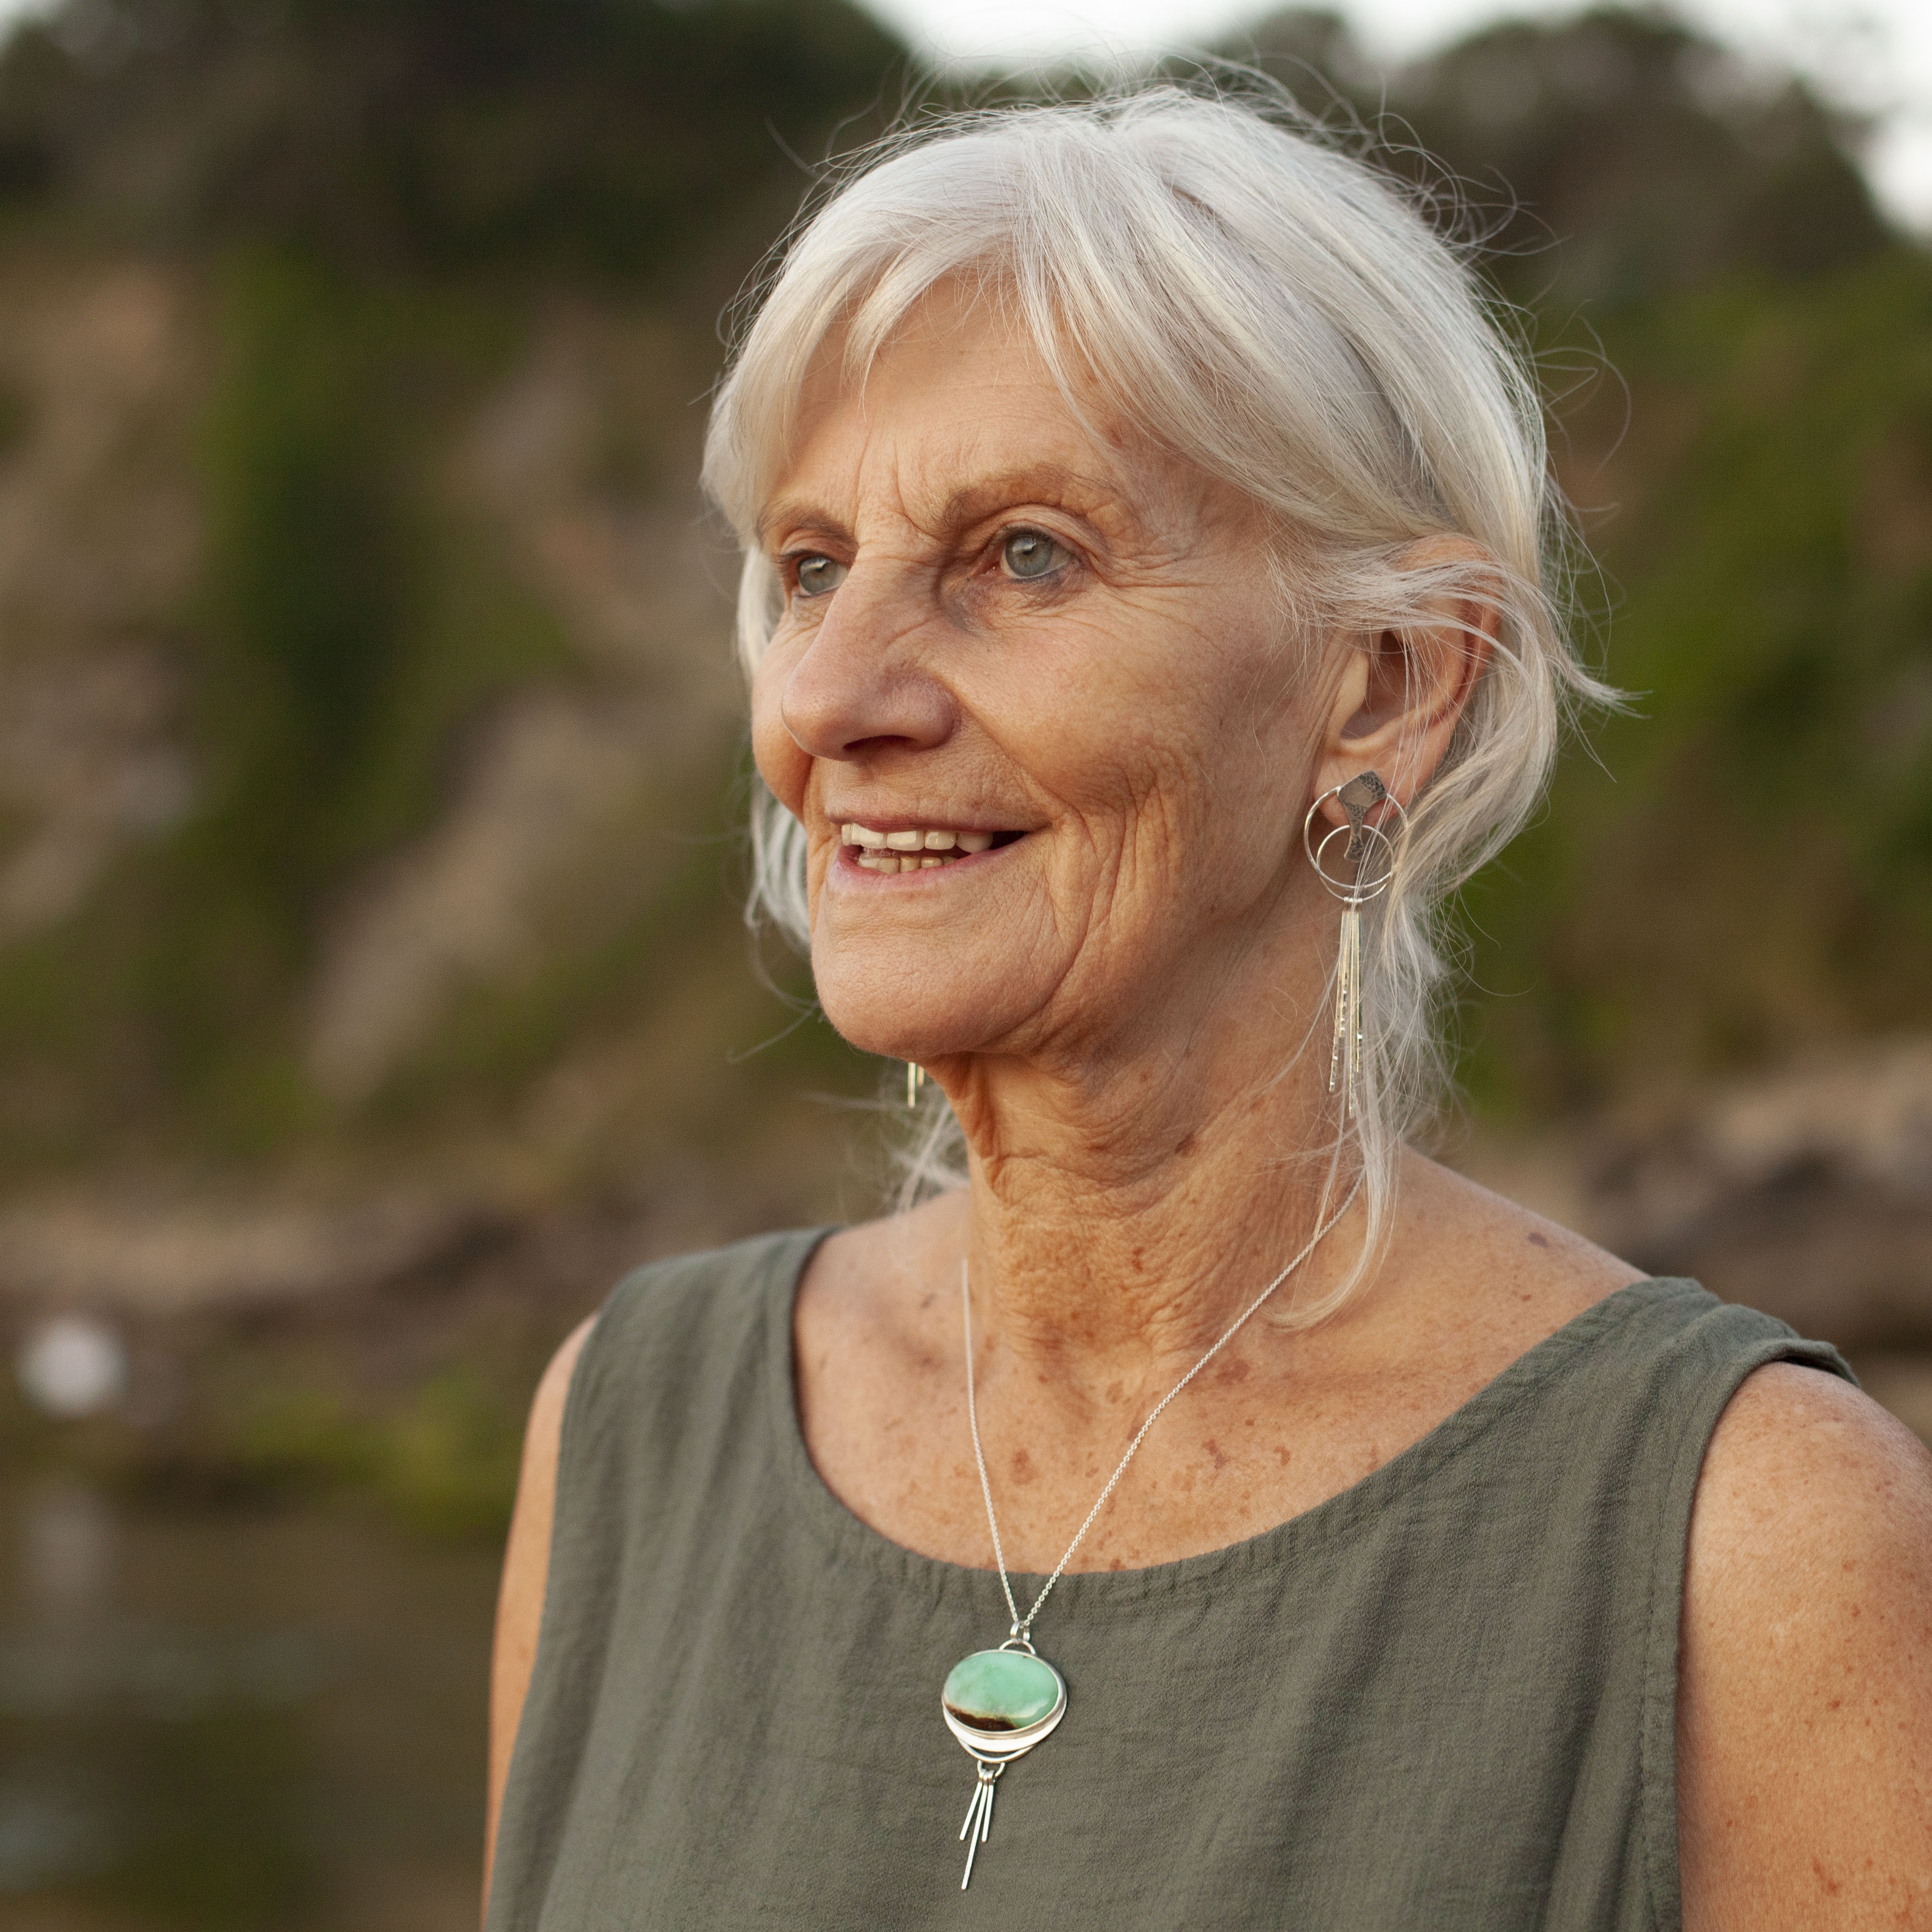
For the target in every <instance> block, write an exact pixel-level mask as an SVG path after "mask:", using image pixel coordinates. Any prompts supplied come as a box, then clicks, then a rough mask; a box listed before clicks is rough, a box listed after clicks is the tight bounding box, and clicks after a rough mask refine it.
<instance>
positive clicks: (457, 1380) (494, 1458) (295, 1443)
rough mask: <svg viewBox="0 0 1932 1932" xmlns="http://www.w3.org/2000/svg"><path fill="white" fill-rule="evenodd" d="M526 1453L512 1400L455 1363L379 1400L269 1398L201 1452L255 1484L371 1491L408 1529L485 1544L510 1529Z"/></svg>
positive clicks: (293, 1392) (329, 1389)
mask: <svg viewBox="0 0 1932 1932" xmlns="http://www.w3.org/2000/svg"><path fill="white" fill-rule="evenodd" d="M522 1448H523V1414H522V1406H521V1403H520V1400H519V1398H518V1397H517V1396H513V1395H511V1394H508V1392H507V1391H505V1390H503V1389H502V1388H496V1387H494V1386H493V1385H491V1384H490V1383H489V1382H487V1381H486V1380H485V1379H484V1378H483V1377H481V1376H479V1375H478V1374H476V1373H474V1372H472V1371H471V1370H466V1369H464V1368H462V1367H456V1368H452V1369H449V1370H445V1371H443V1373H440V1374H437V1375H435V1376H431V1377H430V1378H429V1379H428V1380H427V1381H425V1382H423V1383H422V1384H421V1385H419V1386H418V1387H416V1388H414V1389H412V1390H410V1391H407V1393H406V1394H403V1395H401V1396H399V1397H394V1398H392V1400H389V1401H387V1402H386V1403H380V1404H378V1403H371V1402H369V1401H368V1400H360V1401H359V1400H355V1399H353V1398H352V1397H350V1396H349V1395H347V1394H345V1393H344V1392H342V1391H341V1390H339V1389H338V1388H335V1387H334V1386H332V1385H327V1384H319V1383H304V1382H293V1383H290V1384H289V1385H285V1386H283V1387H280V1388H275V1389H272V1390H270V1391H265V1392H263V1394H260V1395H258V1396H257V1397H256V1398H255V1399H254V1400H253V1401H252V1402H251V1403H250V1404H249V1405H248V1408H247V1409H246V1410H245V1412H244V1413H243V1414H242V1415H241V1416H240V1417H239V1418H237V1421H236V1424H235V1427H234V1429H233V1434H232V1436H226V1437H225V1438H224V1439H221V1440H218V1441H217V1442H213V1443H211V1444H209V1445H205V1446H204V1449H203V1452H202V1453H203V1454H204V1455H205V1456H206V1457H208V1458H209V1460H211V1462H213V1463H217V1464H218V1465H219V1466H222V1467H224V1468H226V1469H229V1470H230V1471H232V1472H233V1475H234V1476H235V1477H236V1478H239V1480H240V1481H242V1482H244V1483H245V1484H248V1485H250V1486H251V1487H260V1488H264V1489H266V1490H271V1491H278V1492H284V1493H287V1492H290V1491H294V1492H299V1493H308V1494H310V1495H317V1494H320V1495H323V1496H327V1495H331V1494H342V1495H362V1496H370V1497H372V1498H374V1499H375V1500H376V1501H377V1502H380V1503H381V1504H382V1505H383V1506H384V1507H386V1508H387V1509H389V1511H392V1512H393V1513H394V1514H395V1515H396V1516H397V1517H398V1518H399V1519H400V1520H401V1521H403V1522H404V1523H407V1524H408V1525H409V1526H410V1527H411V1528H413V1529H419V1530H422V1531H423V1532H425V1533H428V1534H431V1535H437V1536H443V1537H455V1538H471V1537H477V1538H484V1539H485V1540H488V1539H490V1538H496V1537H500V1536H501V1535H502V1534H503V1533H504V1532H505V1530H506V1529H508V1525H509V1520H510V1505H511V1502H512V1501H513V1500H514V1498H515V1495H516V1488H517V1464H518V1461H519V1459H520V1456H521V1454H522Z"/></svg>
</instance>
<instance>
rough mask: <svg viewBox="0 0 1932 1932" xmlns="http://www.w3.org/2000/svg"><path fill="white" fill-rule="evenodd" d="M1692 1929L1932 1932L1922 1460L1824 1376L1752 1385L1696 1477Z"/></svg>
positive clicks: (1687, 1656) (1689, 1822) (1689, 1855)
mask: <svg viewBox="0 0 1932 1932" xmlns="http://www.w3.org/2000/svg"><path fill="white" fill-rule="evenodd" d="M1678 1757H1679V1821H1680V1841H1681V1848H1682V1864H1683V1873H1684V1885H1685V1924H1686V1925H1687V1926H1688V1927H1692V1928H1694V1932H1707V1928H1721V1927H1732V1926H1739V1927H1742V1926H1746V1925H1749V1926H1752V1927H1778V1926H1782V1925H1787V1924H1789V1925H1793V1926H1796V1925H1805V1926H1837V1925H1846V1926H1850V1925H1867V1924H1878V1923H1880V1922H1882V1923H1885V1924H1912V1925H1927V1924H1932V1457H1928V1456H1927V1454H1926V1452H1925V1451H1924V1448H1922V1447H1921V1445H1920V1444H1919V1443H1918V1440H1917V1439H1916V1438H1915V1437H1914V1436H1912V1434H1911V1433H1909V1431H1908V1430H1906V1429H1905V1428H1904V1427H1903V1426H1902V1425H1901V1424H1899V1423H1897V1422H1896V1421H1894V1420H1893V1419H1892V1418H1891V1417H1889V1416H1888V1415H1886V1414H1885V1412H1884V1411H1883V1410H1882V1409H1879V1407H1878V1406H1877V1405H1876V1403H1873V1402H1871V1401H1870V1400H1868V1399H1867V1398H1866V1397H1864V1396H1863V1395H1861V1394H1859V1393H1858V1391H1857V1390H1855V1388H1852V1387H1851V1386H1850V1385H1849V1384H1847V1383H1846V1382H1841V1381H1840V1380H1839V1379H1838V1378H1837V1377H1835V1376H1829V1375H1825V1374H1821V1373H1819V1372H1818V1371H1817V1370H1810V1369H1805V1368H1802V1367H1798V1366H1797V1365H1796V1364H1774V1365H1772V1367H1768V1368H1764V1369H1761V1370H1759V1371H1758V1372H1757V1373H1756V1374H1754V1375H1753V1376H1751V1377H1749V1378H1748V1379H1747V1380H1746V1381H1745V1383H1744V1385H1743V1386H1742V1388H1740V1389H1739V1391H1738V1393H1737V1394H1736V1397H1734V1398H1733V1400H1732V1402H1731V1403H1730V1406H1729V1407H1728V1408H1727V1409H1726V1411H1725V1412H1724V1416H1723V1418H1721V1421H1719V1423H1718V1427H1717V1429H1716V1430H1715V1432H1714V1433H1713V1434H1712V1439H1711V1442H1710V1445H1709V1448H1708V1450H1707V1451H1706V1457H1705V1460H1704V1467H1703V1474H1702V1476H1701V1478H1700V1481H1699V1485H1698V1490H1697V1502H1696V1506H1695V1509H1694V1513H1693V1516H1692V1520H1691V1541H1690V1551H1689V1567H1688V1571H1687V1574H1686V1580H1685V1605H1684V1622H1683V1634H1682V1648H1681V1652H1680V1663H1679V1692H1678Z"/></svg>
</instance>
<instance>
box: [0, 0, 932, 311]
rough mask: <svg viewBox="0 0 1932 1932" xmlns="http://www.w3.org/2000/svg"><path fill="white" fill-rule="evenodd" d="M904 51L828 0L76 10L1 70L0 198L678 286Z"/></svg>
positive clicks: (303, 0) (447, 262) (402, 2)
mask: <svg viewBox="0 0 1932 1932" xmlns="http://www.w3.org/2000/svg"><path fill="white" fill-rule="evenodd" d="M902 58H903V57H902V55H901V52H900V50H899V49H898V47H897V46H896V45H895V43H893V41H892V40H891V39H890V38H889V36H888V35H887V34H886V32H885V31H883V29H882V28H880V27H878V26H876V25H875V24H874V23H872V22H871V20H869V19H868V17H866V16H865V14H863V13H861V12H859V10H857V9H856V7H851V6H849V5H844V4H842V0H695V3H694V4H691V5H678V6H663V5H657V4H655V0H299V4H294V5H282V4H280V0H86V4H84V5H83V4H75V5H70V6H68V7H65V8H64V9H62V10H61V11H60V12H59V13H57V14H56V15H55V17H54V18H53V20H52V21H51V22H50V23H49V24H47V25H46V26H44V27H43V26H30V27H29V28H26V30H24V31H23V32H22V33H20V34H19V35H18V36H17V37H16V39H15V40H14V41H13V43H12V45H11V46H10V49H8V51H7V54H6V55H5V58H4V59H0V190H4V189H5V187H7V186H9V185H10V186H12V187H13V189H14V190H15V193H16V195H17V196H20V197H23V198H26V199H33V198H35V197H37V198H39V199H43V200H44V199H48V198H49V197H64V198H65V199H68V201H70V202H73V203H75V204H77V205H80V206H81V207H83V208H86V209H87V210H88V211H89V212H90V213H91V214H92V215H93V216H94V217H95V218H96V219H98V220H103V221H104V222H105V223H107V224H108V225H109V226H110V228H111V229H113V230H115V231H117V232H120V233H133V234H137V235H139V236H143V237H145V238H148V239H163V240H176V241H178V240H184V239H186V240H202V239H210V238H215V239H223V238H227V239H232V238H234V237H237V236H247V237H249V238H261V237H264V236H274V237H277V238H280V239H284V240H290V241H296V242H302V243H304V244H305V245H309V246H311V247H314V248H318V249H320V250H323V251H326V252H327V253H328V254H329V256H330V257H331V258H332V259H333V260H338V261H343V262H352V263H360V264H362V265H365V266H380V267H382V268H384V269H391V270H393V269H397V268H400V267H404V266H413V267H418V268H440V269H449V268H452V267H456V266H471V267H473V266H477V265H478V264H480V263H518V264H524V265H541V266H544V267H547V268H548V269H552V270H556V269H564V270H566V271H569V272H575V273H586V272H587V273H590V274H593V275H606V276H617V277H621V278H625V279H640V278H641V279H643V280H646V281H662V280H664V279H666V278H670V279H676V278H679V277H680V276H682V275H684V274H685V272H687V271H688V266H689V262H688V252H689V251H691V250H692V249H693V248H699V249H702V248H704V247H706V245H709V242H711V241H712V239H713V238H714V237H715V236H716V235H717V234H718V232H719V230H720V228H721V226H725V227H728V226H729V223H730V219H731V217H733V215H734V214H736V211H738V210H739V209H740V208H743V207H745V206H746V205H749V204H751V203H754V202H759V201H760V198H761V197H762V196H763V195H764V194H765V193H766V191H767V190H769V187H770V185H771V184H772V183H773V182H774V181H787V180H790V179H791V178H793V177H794V175H795V170H794V169H793V164H792V163H790V161H789V160H787V149H789V150H790V151H791V152H793V153H795V154H802V155H811V156H817V155H820V154H823V151H824V149H825V147H826V142H828V140H829V139H831V138H832V135H833V133H834V131H835V130H837V129H838V128H840V127H841V126H843V125H844V124H845V123H846V122H847V121H848V119H849V118H850V117H851V116H852V115H855V114H864V113H867V112H868V111H869V110H871V108H872V107H873V105H874V104H875V103H876V102H877V100H878V98H879V96H880V92H881V89H882V87H883V86H884V85H885V83H886V76H887V74H888V71H889V69H890V68H892V66H893V65H895V63H897V62H900V61H901V59H902ZM157 162H158V163H160V164H157Z"/></svg>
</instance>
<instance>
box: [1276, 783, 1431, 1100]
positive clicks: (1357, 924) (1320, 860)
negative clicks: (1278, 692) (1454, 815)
mask: <svg viewBox="0 0 1932 1932" xmlns="http://www.w3.org/2000/svg"><path fill="white" fill-rule="evenodd" d="M1331 798H1332V799H1334V801H1335V802H1336V803H1337V804H1338V805H1340V807H1341V808H1342V814H1343V817H1344V818H1345V819H1346V820H1347V823H1346V824H1342V825H1336V826H1331V827H1330V828H1329V829H1328V831H1327V832H1325V833H1324V834H1323V835H1322V838H1321V839H1320V840H1319V841H1317V840H1316V837H1315V824H1316V818H1317V817H1318V816H1319V814H1320V812H1321V810H1322V805H1323V804H1324V802H1325V801H1326V800H1328V799H1331ZM1380 805H1387V806H1388V808H1389V810H1390V811H1391V813H1393V814H1394V817H1396V819H1397V820H1398V821H1400V823H1399V825H1398V827H1397V833H1396V836H1397V837H1399V836H1400V834H1401V832H1402V831H1403V830H1404V829H1406V828H1407V826H1408V822H1409V820H1408V814H1406V812H1404V811H1403V808H1402V807H1401V806H1400V805H1399V804H1397V802H1396V800H1395V799H1394V796H1391V793H1390V791H1389V789H1388V787H1387V786H1386V785H1385V784H1383V783H1382V778H1381V777H1380V775H1379V774H1377V773H1376V772H1358V774H1357V775H1355V777H1354V778H1351V779H1349V781H1348V782H1347V784H1339V785H1337V786H1336V787H1334V789H1333V790H1331V791H1325V792H1324V793H1322V796H1321V797H1320V798H1318V799H1316V801H1315V802H1314V803H1313V805H1310V807H1309V808H1308V815H1307V817H1305V818H1304V819H1303V820H1302V821H1301V844H1302V849H1303V850H1304V851H1305V852H1306V853H1307V854H1308V862H1309V863H1310V865H1313V867H1314V868H1315V874H1316V877H1318V878H1319V880H1321V881H1322V883H1323V884H1324V885H1325V886H1327V887H1328V889H1329V891H1330V892H1331V893H1333V894H1334V896H1335V897H1336V898H1338V899H1340V901H1342V938H1341V944H1340V949H1339V950H1338V951H1337V954H1336V959H1335V1031H1334V1038H1333V1040H1332V1041H1331V1044H1330V1046H1329V1050H1328V1091H1329V1092H1330V1093H1331V1094H1340V1097H1341V1100H1340V1115H1341V1122H1340V1124H1342V1125H1343V1126H1344V1127H1346V1126H1347V1124H1348V1123H1349V1116H1350V1115H1360V1113H1361V1111H1362V1096H1361V1079H1362V1062H1363V1059H1364V1055H1365V1052H1366V1050H1367V1031H1366V1029H1365V1028H1364V1025H1363V1023H1362V908H1363V907H1364V906H1365V905H1367V904H1369V902H1370V901H1371V900H1372V899H1378V898H1381V896H1382V894H1383V893H1384V892H1387V891H1388V889H1389V887H1390V886H1391V884H1392V883H1394V879H1395V865H1396V843H1395V837H1391V835H1390V833H1389V832H1388V831H1386V830H1385V829H1384V828H1383V826H1380V825H1371V824H1370V823H1369V814H1370V812H1372V811H1375V810H1376V808H1377V807H1378V806H1380ZM1338 838H1341V839H1346V841H1347V843H1346V844H1345V845H1343V847H1342V851H1341V855H1340V863H1341V864H1343V865H1346V867H1347V871H1346V873H1343V874H1340V875H1339V876H1338V875H1337V873H1334V872H1331V871H1329V870H1328V864H1329V863H1331V862H1334V861H1331V860H1330V859H1329V858H1328V848H1329V847H1330V846H1331V845H1332V844H1334V841H1336V840H1337V839H1338Z"/></svg>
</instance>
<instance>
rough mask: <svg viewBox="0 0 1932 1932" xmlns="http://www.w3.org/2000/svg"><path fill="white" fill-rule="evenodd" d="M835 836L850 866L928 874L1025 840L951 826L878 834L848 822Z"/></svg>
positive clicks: (923, 827) (920, 827) (1014, 834)
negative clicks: (845, 849)
mask: <svg viewBox="0 0 1932 1932" xmlns="http://www.w3.org/2000/svg"><path fill="white" fill-rule="evenodd" d="M838 835H839V837H840V838H841V840H842V841H844V844H845V846H846V847H847V850H849V851H850V853H851V854H852V857H853V863H854V864H855V865H858V866H859V867H860V868H862V870H863V871H868V872H931V871H938V870H939V869H940V868H941V867H942V866H945V865H956V864H957V863H958V862H959V861H960V860H961V859H971V858H973V857H975V856H977V855H978V854H979V853H982V852H989V851H993V850H997V849H998V847H1001V846H1002V845H1010V844H1012V843H1013V841H1014V840H1015V839H1016V838H1021V837H1022V836H1024V835H1023V834H1022V833H1020V832H962V831H961V830H960V829H959V828H958V827H957V826H950V825H934V826H907V827H906V828H905V829H903V830H901V831H897V832H880V831H877V830H876V829H874V827H872V826H869V825H860V824H858V823H854V822H852V821H850V820H848V821H847V823H844V824H843V825H841V826H839V828H838Z"/></svg>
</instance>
